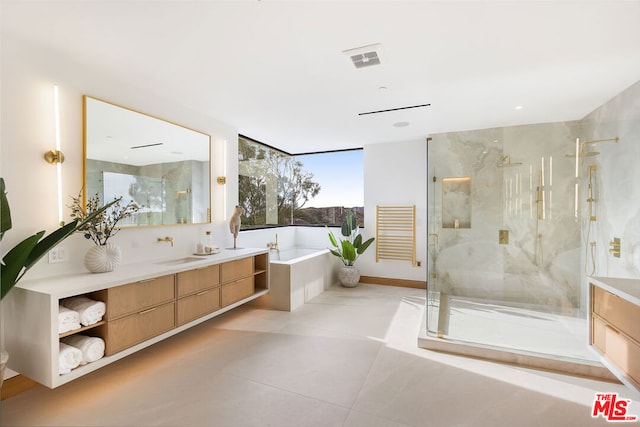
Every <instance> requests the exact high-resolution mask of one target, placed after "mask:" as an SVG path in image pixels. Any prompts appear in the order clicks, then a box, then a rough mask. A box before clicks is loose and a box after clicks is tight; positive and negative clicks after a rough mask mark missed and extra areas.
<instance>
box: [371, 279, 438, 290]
mask: <svg viewBox="0 0 640 427" xmlns="http://www.w3.org/2000/svg"><path fill="white" fill-rule="evenodd" d="M360 283H370V284H372V285H386V286H399V287H401V288H414V289H425V290H426V289H427V282H426V281H422V280H406V279H391V278H388V277H373V276H360Z"/></svg>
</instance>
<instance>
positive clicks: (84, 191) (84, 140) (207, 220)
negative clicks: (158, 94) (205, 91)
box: [82, 94, 213, 228]
mask: <svg viewBox="0 0 640 427" xmlns="http://www.w3.org/2000/svg"><path fill="white" fill-rule="evenodd" d="M88 99H92V100H95V101H98V102H103V103H105V104H109V105H111V106H114V107H117V108H121V109H123V110H126V111H129V112H132V113H136V114H140V115H142V116H145V117H148V118H151V119H155V120H159V121H162V122H164V123H167V124H170V125H174V126H177V127H180V128H183V129H185V130H189V131H192V132H196V133H199V134H201V135H204V136H206V137H207V139H208V145H209V149H208V153H209V170H208V175H209V177H208V179H207V181H208V183H209V186H208V192H207V195H206V198H207V200H208V203H207V204H208V207H207V213H206V218H205V221H204V222H187V223H170V224H165V223H162V224H140V225H129V224H126V225H121V226H120V225H119V226H118V228H138V227H156V226H176V225H196V224H210V223H211V209H212V206H211V190H212V188H211V187H212V184H213V182H212V176H213V174H212V171H211V166H212V160H213V159H212V156H213V153H212V143H211V135H209V134H207V133H204V132H201V131H199V130H196V129H193V128H190V127H187V126H184V125H181V124H178V123H176V122H173V121H171V120H166V119H163V118H161V117H157V116H154V115H151V114H147V113H143V112H142V111H139V110H135V109H133V108H129V107H124V106H122V105H120V104H116V103H113V102H110V101H106V100H104V99H101V98H97V97H95V96H91V95H86V94H85V95H83V96H82V127H83V128H82V203H83V206H86V205H87V131H88V129H87V100H88ZM102 203H105V201H104V200H102Z"/></svg>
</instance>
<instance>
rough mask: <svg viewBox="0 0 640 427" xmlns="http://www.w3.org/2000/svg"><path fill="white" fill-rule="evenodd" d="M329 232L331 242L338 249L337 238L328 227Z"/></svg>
mask: <svg viewBox="0 0 640 427" xmlns="http://www.w3.org/2000/svg"><path fill="white" fill-rule="evenodd" d="M327 232H328V233H329V241H330V242H331V244H332V245H333V247H335V248H337V247H338V241H337V240H336V237H335V236H334V235H333V233H332V232H331V230H329V228H328V227H327Z"/></svg>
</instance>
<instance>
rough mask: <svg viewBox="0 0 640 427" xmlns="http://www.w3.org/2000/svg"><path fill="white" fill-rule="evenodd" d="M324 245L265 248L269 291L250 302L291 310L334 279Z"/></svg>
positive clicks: (322, 289)
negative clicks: (276, 248) (312, 247)
mask: <svg viewBox="0 0 640 427" xmlns="http://www.w3.org/2000/svg"><path fill="white" fill-rule="evenodd" d="M331 261H332V260H331V254H330V252H329V250H328V249H310V248H290V249H284V250H283V249H280V250H275V249H274V250H271V251H269V270H270V278H271V282H270V292H269V294H267V295H264V296H262V297H260V298H258V299H257V300H255V301H254V302H253V303H252V304H254V305H256V306H258V307H261V308H268V309H273V310H283V311H293V310H295V309H296V308H298V307H300V306H302V305H303V304H304V303H306V302H307V301H309V300H310V299H311V298H313V297H315V296H317V295H319V294H321V293H322V292H324V291H325V290H326V289H328V288H329V287H330V286H331V285H332V284H333V282H334V280H333V278H334V277H335V274H334V271H333V267H334V265H333V263H332V262H331Z"/></svg>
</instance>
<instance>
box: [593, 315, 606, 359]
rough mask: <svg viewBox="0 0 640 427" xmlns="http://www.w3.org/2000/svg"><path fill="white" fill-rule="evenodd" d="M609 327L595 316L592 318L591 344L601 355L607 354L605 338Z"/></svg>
mask: <svg viewBox="0 0 640 427" xmlns="http://www.w3.org/2000/svg"><path fill="white" fill-rule="evenodd" d="M606 327H607V325H606V324H605V323H604V322H603V321H602V320H600V319H599V318H597V317H595V316H591V344H593V346H594V347H595V348H597V349H598V350H600V352H601V353H603V354H604V353H605V352H606V350H607V349H606V345H605V336H606Z"/></svg>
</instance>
